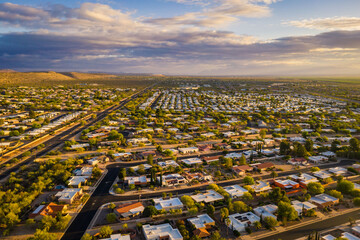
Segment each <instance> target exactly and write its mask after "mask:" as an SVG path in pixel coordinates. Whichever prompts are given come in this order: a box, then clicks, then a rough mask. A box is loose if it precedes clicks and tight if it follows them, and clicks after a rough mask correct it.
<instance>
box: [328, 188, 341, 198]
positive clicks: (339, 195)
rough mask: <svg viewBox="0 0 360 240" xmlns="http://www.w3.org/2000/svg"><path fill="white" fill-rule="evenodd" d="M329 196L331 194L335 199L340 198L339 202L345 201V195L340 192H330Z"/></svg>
mask: <svg viewBox="0 0 360 240" xmlns="http://www.w3.org/2000/svg"><path fill="white" fill-rule="evenodd" d="M328 194H329V195H330V196H333V197H335V198H338V199H339V200H341V199H343V195H342V194H341V192H339V191H336V190H330V191H329V192H328Z"/></svg>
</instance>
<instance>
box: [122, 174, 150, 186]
mask: <svg viewBox="0 0 360 240" xmlns="http://www.w3.org/2000/svg"><path fill="white" fill-rule="evenodd" d="M124 183H125V184H126V185H128V186H129V185H135V186H146V184H148V179H147V178H146V176H136V177H125V178H124Z"/></svg>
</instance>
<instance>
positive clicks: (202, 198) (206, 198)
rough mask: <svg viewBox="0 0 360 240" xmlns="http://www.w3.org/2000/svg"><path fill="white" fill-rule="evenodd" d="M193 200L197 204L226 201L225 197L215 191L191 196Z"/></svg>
mask: <svg viewBox="0 0 360 240" xmlns="http://www.w3.org/2000/svg"><path fill="white" fill-rule="evenodd" d="M191 198H192V199H194V201H195V202H197V203H199V202H205V203H210V202H215V201H219V200H222V199H224V196H223V195H221V194H220V193H218V192H216V191H214V190H207V191H206V192H205V193H198V194H196V195H191Z"/></svg>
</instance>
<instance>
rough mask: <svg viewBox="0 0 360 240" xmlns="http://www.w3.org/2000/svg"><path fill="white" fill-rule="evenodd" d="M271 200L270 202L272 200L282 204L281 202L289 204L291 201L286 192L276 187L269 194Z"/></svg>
mask: <svg viewBox="0 0 360 240" xmlns="http://www.w3.org/2000/svg"><path fill="white" fill-rule="evenodd" d="M269 198H270V200H272V201H273V202H280V201H285V202H289V201H290V200H289V199H288V197H287V196H286V192H285V191H283V190H281V188H279V187H276V188H274V189H273V190H272V191H271V192H270V193H269Z"/></svg>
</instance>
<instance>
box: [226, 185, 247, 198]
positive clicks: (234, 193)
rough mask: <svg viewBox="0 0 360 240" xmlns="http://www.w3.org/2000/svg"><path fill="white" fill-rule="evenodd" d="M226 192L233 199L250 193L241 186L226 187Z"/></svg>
mask: <svg viewBox="0 0 360 240" xmlns="http://www.w3.org/2000/svg"><path fill="white" fill-rule="evenodd" d="M224 190H225V191H226V192H227V193H229V194H230V196H231V197H241V196H242V195H244V193H246V192H249V191H248V190H246V189H245V188H243V187H241V186H240V185H232V186H228V187H224Z"/></svg>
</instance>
